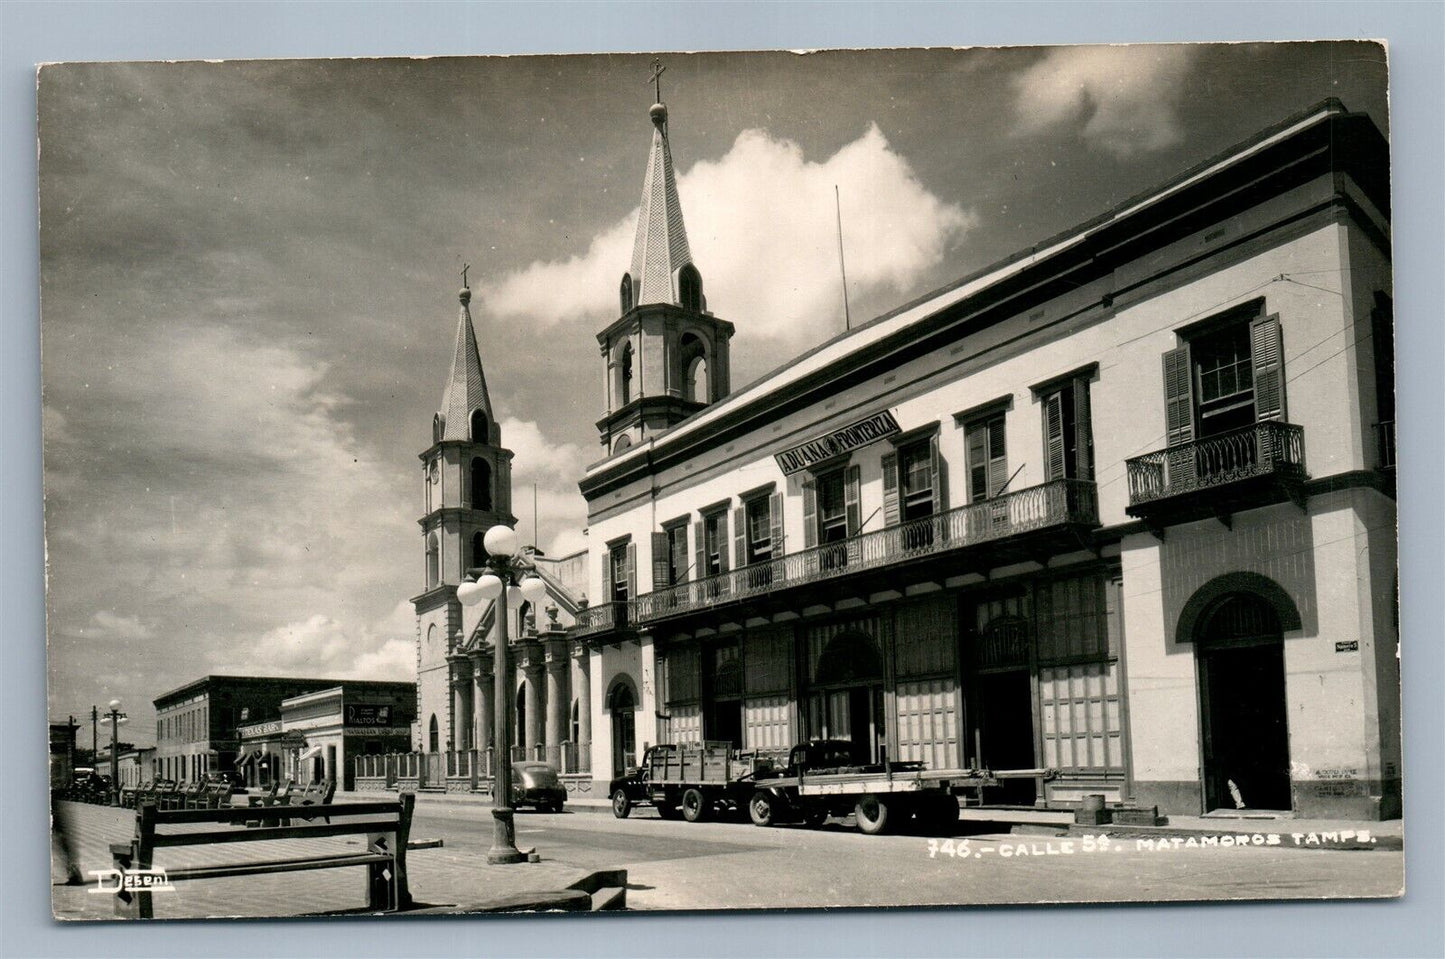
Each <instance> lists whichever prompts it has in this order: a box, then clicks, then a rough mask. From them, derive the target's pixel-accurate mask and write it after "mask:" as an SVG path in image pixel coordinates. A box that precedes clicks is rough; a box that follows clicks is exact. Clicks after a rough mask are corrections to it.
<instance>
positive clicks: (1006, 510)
mask: <svg viewBox="0 0 1445 959" xmlns="http://www.w3.org/2000/svg"><path fill="white" fill-rule="evenodd" d="M1098 516H1099V509H1098V498H1097V495H1096V491H1095V486H1094V484H1093V483H1092V482H1088V481H1083V480H1056V481H1054V482H1050V483H1044V484H1043V485H1041V486H1034V487H1030V488H1029V489H1023V490H1019V491H1018V492H1016V493H1008V494H1006V495H1004V496H999V497H996V498H994V499H991V500H987V501H985V502H982V503H972V504H969V505H968V506H960V507H959V508H957V509H952V510H948V511H946V512H943V513H939V514H937V515H935V516H928V517H924V518H923V519H917V520H912V521H910V522H906V523H901V524H899V525H897V526H890V527H887V528H885V529H881V530H876V531H874V532H871V533H863V534H861V535H858V536H853V537H849V538H848V539H845V540H841V541H839V542H836V543H827V544H824V545H822V546H815V547H812V548H811V549H805V550H803V551H801V552H798V553H790V554H788V555H786V556H782V557H780V558H778V559H773V560H764V561H762V562H758V563H754V564H752V565H749V566H745V567H743V568H741V569H735V570H732V571H730V572H727V573H722V574H720V575H717V576H709V577H706V578H704V579H699V580H694V581H692V582H688V583H680V584H678V585H677V586H669V587H665V588H663V589H659V590H654V591H653V592H651V593H646V594H644V595H642V596H639V597H638V598H637V600H636V601H635V602H634V603H633V604H632V616H633V622H634V623H635V624H646V623H653V622H657V621H659V620H663V619H670V618H672V617H675V616H681V615H686V614H688V613H692V612H697V611H700V610H705V609H710V608H713V607H715V606H718V605H719V604H723V603H731V602H737V601H740V600H750V601H751V600H756V599H759V598H761V597H765V596H768V595H771V594H777V593H781V592H783V591H785V590H791V589H795V588H797V587H803V586H808V585H811V584H814V583H822V582H826V581H828V580H834V579H840V578H842V577H855V576H857V575H858V574H860V573H868V572H871V571H878V570H884V569H887V570H893V569H895V568H897V567H899V566H901V565H903V564H909V563H926V562H927V561H928V560H929V559H931V558H934V557H939V556H943V555H945V554H947V555H950V556H954V555H957V554H958V553H959V552H960V551H963V550H968V549H970V548H972V547H976V546H980V545H983V544H990V545H992V546H995V547H998V546H1001V544H1002V543H1003V542H1004V541H1012V540H1019V539H1021V538H1024V537H1026V536H1027V535H1028V534H1031V533H1046V532H1049V531H1065V530H1069V529H1079V528H1092V527H1094V526H1097V525H1098V522H1099V519H1098ZM1075 548H1077V547H1075ZM1024 555H1032V554H1024ZM990 556H991V558H992V559H993V560H995V561H997V560H1002V559H1007V558H1010V557H1009V554H1008V551H1007V550H1000V549H995V550H992V551H991V552H990Z"/></svg>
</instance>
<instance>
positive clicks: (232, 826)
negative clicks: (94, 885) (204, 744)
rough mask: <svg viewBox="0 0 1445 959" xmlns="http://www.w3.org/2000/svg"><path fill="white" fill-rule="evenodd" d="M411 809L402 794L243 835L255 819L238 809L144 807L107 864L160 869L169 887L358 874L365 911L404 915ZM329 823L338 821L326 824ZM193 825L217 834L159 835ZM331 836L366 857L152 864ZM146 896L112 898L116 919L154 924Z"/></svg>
mask: <svg viewBox="0 0 1445 959" xmlns="http://www.w3.org/2000/svg"><path fill="white" fill-rule="evenodd" d="M415 802H416V797H415V796H414V795H412V794H410V793H403V794H402V795H401V797H400V799H398V800H386V801H378V802H360V803H339V804H334V805H327V806H313V807H311V808H310V809H309V810H308V811H309V812H310V813H311V814H312V815H313V816H318V817H319V816H325V817H326V818H327V822H326V823H325V824H324V825H323V824H315V825H308V826H299V825H298V826H291V825H283V826H270V825H266V826H261V827H259V828H253V829H247V828H245V823H246V819H247V817H249V816H254V815H255V812H254V810H251V809H248V808H244V807H241V808H230V809H169V810H167V809H157V808H156V806H155V805H153V804H151V803H143V804H142V805H141V806H140V807H139V808H138V809H137V810H136V820H135V830H136V831H135V836H134V837H133V838H132V839H131V841H130V842H128V843H112V844H111V847H110V855H111V862H112V865H113V867H114V868H115V869H116V870H117V871H118V872H121V873H126V872H127V871H129V870H148V869H153V868H159V869H163V870H165V874H166V878H167V879H168V880H169V881H170V882H172V883H177V882H187V881H191V880H196V879H224V878H227V877H231V876H258V875H266V874H268V873H281V872H299V871H302V870H310V869H339V868H342V867H345V866H365V867H366V886H365V888H366V910H365V911H367V912H396V911H398V910H400V909H406V908H408V907H409V906H411V903H412V900H411V892H410V890H409V889H408V888H407V879H406V844H407V840H408V838H409V837H410V833H411V814H412V808H413V805H414V803H415ZM332 819H336V820H338V821H337V822H331V821H330V820H332ZM197 823H206V824H215V825H216V826H217V827H218V828H215V829H208V830H204V831H190V832H187V831H175V832H171V831H167V830H166V827H167V826H184V825H193V824H197ZM238 827H239V828H238ZM331 836H364V837H365V838H366V849H365V851H353V852H342V853H328V854H325V855H315V856H300V857H296V858H291V859H265V860H242V861H237V862H229V863H217V864H207V865H202V866H183V867H177V868H173V869H171V868H166V865H165V863H163V862H162V863H157V862H156V852H157V850H160V849H169V848H177V847H184V846H221V845H225V844H227V843H237V842H261V841H265V840H275V839H322V838H327V837H331ZM152 895H153V894H152V893H151V892H150V891H149V890H146V889H135V890H123V891H121V892H119V893H117V894H116V897H115V914H116V915H117V916H121V917H125V918H133V919H150V918H153V917H154V915H155V913H154V908H153V905H152V903H151V896H152Z"/></svg>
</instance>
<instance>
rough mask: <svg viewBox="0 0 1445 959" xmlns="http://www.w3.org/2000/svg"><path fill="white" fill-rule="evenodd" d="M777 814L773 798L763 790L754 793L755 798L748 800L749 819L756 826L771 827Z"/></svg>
mask: <svg viewBox="0 0 1445 959" xmlns="http://www.w3.org/2000/svg"><path fill="white" fill-rule="evenodd" d="M776 812H777V810H776V809H775V808H774V805H773V797H772V796H770V795H769V794H767V793H765V792H763V791H762V790H761V789H759V790H758V791H757V792H755V793H753V797H752V798H751V799H749V800H748V818H749V819H751V820H752V821H753V825H754V826H771V825H772V824H773V822H774V819H775V818H776V815H775V814H776Z"/></svg>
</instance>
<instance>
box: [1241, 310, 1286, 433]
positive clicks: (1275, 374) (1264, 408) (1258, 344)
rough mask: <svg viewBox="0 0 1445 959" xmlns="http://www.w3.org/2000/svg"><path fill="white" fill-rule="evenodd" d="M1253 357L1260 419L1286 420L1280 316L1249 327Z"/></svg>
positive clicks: (1257, 415) (1276, 315)
mask: <svg viewBox="0 0 1445 959" xmlns="http://www.w3.org/2000/svg"><path fill="white" fill-rule="evenodd" d="M1249 334H1250V341H1251V347H1252V351H1253V354H1254V411H1255V419H1257V420H1261V421H1263V420H1283V419H1284V418H1285V407H1284V351H1283V349H1282V345H1283V344H1282V343H1281V338H1280V328H1279V316H1278V314H1275V315H1272V316H1266V317H1262V318H1260V319H1258V320H1255V321H1254V322H1253V323H1251V324H1250V325H1249Z"/></svg>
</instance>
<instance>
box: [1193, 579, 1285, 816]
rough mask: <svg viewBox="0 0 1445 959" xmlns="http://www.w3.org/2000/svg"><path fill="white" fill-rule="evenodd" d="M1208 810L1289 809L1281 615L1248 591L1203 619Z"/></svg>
mask: <svg viewBox="0 0 1445 959" xmlns="http://www.w3.org/2000/svg"><path fill="white" fill-rule="evenodd" d="M1193 639H1194V646H1195V654H1196V655H1197V656H1198V659H1199V702H1200V706H1201V710H1202V713H1203V715H1202V720H1203V722H1202V732H1203V740H1204V742H1203V746H1204V749H1203V753H1204V805H1205V808H1206V809H1221V808H1222V809H1237V808H1248V809H1289V808H1290V807H1291V802H1290V779H1289V722H1288V714H1287V707H1286V705H1285V678H1284V633H1283V630H1282V628H1281V626H1280V621H1279V616H1278V615H1277V614H1276V613H1275V610H1274V607H1273V606H1271V605H1270V604H1269V603H1268V602H1266V601H1265V600H1264V599H1263V598H1261V597H1260V596H1258V595H1256V594H1254V593H1248V592H1235V593H1228V594H1226V595H1225V596H1222V597H1220V598H1219V599H1218V600H1216V601H1215V602H1214V604H1213V605H1212V606H1211V607H1210V608H1209V609H1208V610H1206V611H1205V613H1204V615H1202V616H1201V617H1200V618H1199V625H1198V626H1197V627H1196V629H1195V635H1194V636H1193Z"/></svg>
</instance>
